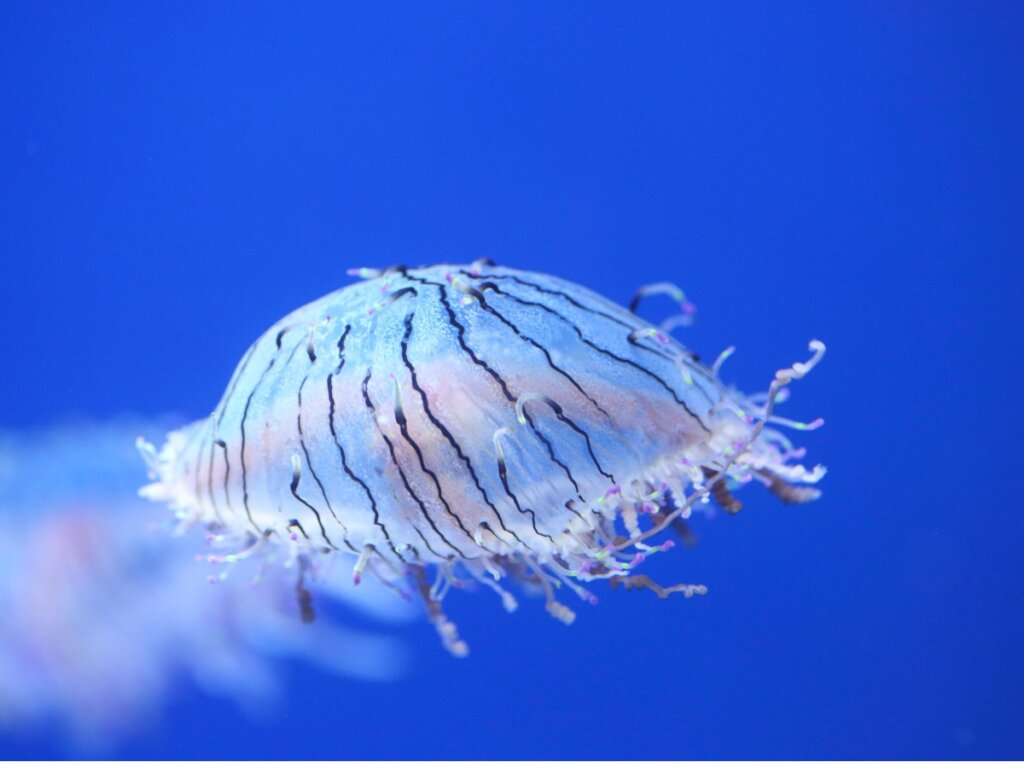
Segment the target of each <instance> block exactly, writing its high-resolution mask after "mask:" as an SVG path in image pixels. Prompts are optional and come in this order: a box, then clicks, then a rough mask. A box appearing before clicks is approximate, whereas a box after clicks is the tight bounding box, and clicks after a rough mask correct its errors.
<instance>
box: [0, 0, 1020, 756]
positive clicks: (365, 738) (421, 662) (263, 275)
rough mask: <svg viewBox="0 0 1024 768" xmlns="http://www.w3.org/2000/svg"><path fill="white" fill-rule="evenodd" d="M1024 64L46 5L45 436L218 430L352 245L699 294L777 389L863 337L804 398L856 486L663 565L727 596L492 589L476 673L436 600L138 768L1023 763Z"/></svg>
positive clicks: (814, 454)
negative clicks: (364, 645)
mask: <svg viewBox="0 0 1024 768" xmlns="http://www.w3.org/2000/svg"><path fill="white" fill-rule="evenodd" d="M1022 46H1024V6H1021V5H1020V4H1018V3H985V2H978V3H946V2H935V3H915V2H906V3H888V2H876V3H861V2H855V3H846V4H843V3H839V4H837V3H784V4H765V3H749V4H747V3H740V4H717V3H703V4H694V3H647V4H634V3H623V4H614V5H606V4H599V3H590V2H587V3H582V2H580V3H568V2H567V3H556V4H549V3H504V2H490V3H470V2H467V3H430V4H428V3H394V2H385V3H319V4H292V3H249V2H246V3H218V4H208V3H184V2H182V3H124V4H118V5H110V4H105V3H27V2H26V3H10V2H6V3H4V5H3V7H2V9H0V329H2V330H3V347H2V358H0V360H2V362H0V370H2V372H3V375H2V381H0V394H2V397H0V425H2V426H3V427H5V428H6V427H13V428H29V427H33V426H39V425H46V424H50V423H54V422H56V421H59V420H60V419H62V418H65V417H68V416H74V415H83V414H84V415H89V416H94V417H113V416H117V415H120V414H126V413H129V414H130V413H136V414H152V415H157V414H167V413H173V414H180V416H181V419H182V420H185V419H189V418H193V417H198V416H201V415H204V414H206V413H208V412H209V411H210V409H211V408H212V407H213V405H214V404H215V402H216V400H217V398H218V397H219V395H220V393H221V392H222V390H223V388H224V386H225V384H226V382H227V379H228V376H229V375H230V373H231V371H232V369H233V367H234V365H235V363H236V361H237V360H238V358H239V357H240V356H241V354H242V352H243V351H244V350H245V348H246V346H247V345H248V344H249V342H250V341H251V340H252V339H254V338H255V336H256V335H257V334H258V333H260V332H261V331H262V330H263V329H264V328H265V327H267V326H268V325H269V324H270V323H272V322H273V321H274V320H276V319H277V318H278V317H279V316H281V315H283V314H285V313H286V312H288V311H289V310H291V309H293V308H294V307H296V306H298V305H300V304H302V303H304V302H306V301H308V300H311V299H313V298H316V297H318V296H320V295H322V294H324V293H326V292H328V291H329V290H331V289H334V288H335V287H338V286H339V285H342V284H344V283H345V282H346V281H347V280H348V278H346V276H345V269H346V268H347V267H350V266H361V265H373V266H377V265H379V266H383V265H388V264H392V263H396V262H402V263H408V264H418V263H426V262H434V261H444V260H457V261H468V260H472V259H475V258H478V257H481V256H489V257H491V258H494V259H495V260H497V261H498V262H499V263H502V264H507V265H514V266H518V267H522V268H525V269H531V270H543V271H550V272H553V273H556V274H558V275H562V276H565V277H568V278H571V279H574V280H576V281H578V282H580V283H583V284H585V285H587V286H589V287H591V288H594V289H597V290H599V291H601V292H602V293H604V294H606V295H608V296H609V297H611V298H613V299H616V300H618V301H621V302H627V301H628V299H629V298H630V296H631V294H632V291H633V289H634V288H635V287H636V286H638V285H641V284H643V283H648V282H653V281H657V280H662V279H669V280H673V281H676V282H678V283H679V284H680V285H682V286H683V287H684V288H685V289H686V290H687V291H688V293H689V294H690V295H691V296H692V297H693V299H694V301H695V302H696V303H697V304H698V306H699V307H700V318H699V323H698V325H697V326H696V327H695V328H693V329H691V330H687V331H685V332H684V337H685V339H686V340H687V341H688V343H689V344H690V345H691V346H693V347H694V348H696V349H697V350H699V351H700V352H702V353H703V354H704V356H705V357H713V356H714V355H715V354H717V352H718V351H720V350H721V349H722V348H724V347H726V346H727V345H729V344H736V346H737V348H738V352H737V354H736V356H735V358H734V359H733V360H731V361H730V362H729V363H728V364H727V367H726V368H725V371H724V375H725V378H726V379H727V380H730V381H734V382H736V383H738V384H739V385H741V386H742V387H744V388H746V389H748V390H757V389H761V388H763V387H764V386H765V385H766V384H767V383H768V381H769V379H770V377H771V375H772V373H773V372H774V370H775V369H776V368H778V367H780V366H783V365H788V364H789V363H791V362H792V361H794V360H797V359H802V358H803V356H804V355H805V349H806V343H807V341H808V340H809V339H811V338H814V337H817V338H821V339H823V340H825V341H826V342H827V343H828V345H829V352H828V356H827V358H826V360H825V362H824V364H823V365H822V366H821V368H820V369H818V370H816V371H815V372H814V374H813V375H812V376H810V377H809V378H808V379H806V380H805V381H802V382H799V383H797V384H796V385H795V386H794V388H793V399H792V400H791V402H790V403H788V404H787V405H786V406H784V410H783V411H782V413H783V414H785V415H790V416H793V417H796V418H802V419H807V420H809V419H811V418H814V417H817V416H819V415H820V416H824V417H825V418H826V420H827V424H826V427H825V428H824V429H823V430H821V431H820V432H817V433H814V434H811V435H807V436H805V437H804V439H803V442H804V444H806V445H807V446H808V448H809V451H810V454H809V458H810V460H811V461H821V462H824V463H825V464H827V465H828V467H829V469H830V474H829V476H828V477H827V478H826V480H825V481H824V483H823V489H824V491H825V495H824V497H823V498H822V500H821V501H819V502H818V503H816V504H813V505H809V506H804V507H797V508H792V507H784V506H783V505H782V504H780V503H779V502H778V501H776V500H775V499H774V498H772V497H770V496H769V495H768V494H765V493H763V492H760V491H758V489H755V488H751V489H749V492H747V493H746V494H745V495H744V497H743V499H744V501H745V502H746V507H745V509H744V510H743V512H742V513H740V514H739V515H738V516H736V517H732V518H726V517H719V518H717V519H715V520H710V521H701V522H699V523H698V524H697V530H698V534H699V536H700V544H699V546H698V547H697V548H696V549H693V550H684V549H683V548H677V549H676V550H675V551H674V552H673V553H672V554H671V555H668V556H665V557H664V558H661V562H656V563H652V567H653V572H654V573H655V574H657V575H658V576H659V577H660V578H662V579H664V580H666V581H669V580H672V579H676V580H693V581H700V582H703V583H706V584H707V585H709V588H710V591H709V594H708V595H707V596H706V597H704V598H700V599H696V598H695V599H693V600H690V601H686V600H683V599H673V600H669V601H666V602H662V601H659V600H657V599H656V598H655V597H654V596H653V595H651V594H650V593H640V594H637V593H632V594H628V595H627V594H624V593H621V592H618V593H616V592H610V591H607V590H605V589H599V595H600V597H601V602H600V604H599V605H598V606H596V607H593V608H588V607H586V606H584V605H582V604H580V605H579V606H578V608H579V610H578V613H579V618H578V620H577V622H576V624H575V625H574V626H572V627H570V628H566V627H564V626H562V625H561V624H559V623H557V622H555V621H553V620H551V619H550V618H549V617H548V616H547V615H546V614H545V612H544V610H543V607H542V604H541V602H540V601H529V600H524V601H523V604H522V607H521V609H520V611H519V613H517V614H515V615H512V616H506V615H505V614H504V613H503V611H502V610H501V608H500V606H499V604H498V603H497V601H496V600H494V599H493V596H491V595H489V594H482V593H479V594H461V593H456V594H452V595H451V596H450V598H449V600H448V602H447V607H448V609H449V611H450V613H451V615H452V617H453V618H454V619H456V620H457V621H458V622H459V624H460V626H461V629H462V632H463V635H464V636H465V637H466V639H467V640H468V641H469V642H470V643H471V645H472V655H471V656H470V657H469V659H467V660H462V661H460V660H456V659H453V658H450V657H448V656H447V655H446V654H445V653H444V652H443V651H442V650H441V648H440V646H439V644H438V643H437V641H436V638H435V636H434V634H433V630H432V628H431V627H430V626H429V625H428V624H427V623H426V622H421V623H418V624H416V625H415V626H413V627H411V628H408V629H405V630H401V631H400V634H401V635H403V636H404V637H406V638H407V639H408V641H409V642H410V643H411V644H412V645H413V647H414V650H415V654H416V662H415V663H414V668H413V671H412V673H411V674H410V675H409V676H408V677H407V678H406V679H405V680H403V681H401V682H399V683H396V684H390V685H372V684H356V683H352V682H350V681H346V680H340V679H337V678H334V677H329V676H326V675H324V674H323V673H321V672H317V671H314V670H312V669H310V668H308V667H303V666H298V665H297V666H295V667H294V669H290V670H288V698H287V700H286V701H285V702H283V704H282V706H281V707H280V709H278V710H277V711H276V712H275V713H274V714H273V715H272V716H270V717H269V718H268V719H265V720H263V721H255V722H254V721H252V720H250V719H247V718H246V717H245V716H243V715H242V714H241V713H240V712H239V711H237V710H236V709H234V708H233V707H231V706H230V705H228V704H226V703H225V702H224V701H222V700H218V699H211V698H206V697H203V696H201V695H199V694H198V693H197V692H195V691H194V690H191V689H190V688H189V687H187V686H183V687H182V689H181V690H180V691H179V692H178V696H177V698H176V699H175V700H174V702H173V703H172V704H171V706H170V707H169V708H168V709H167V710H166V717H165V718H164V719H163V720H161V721H159V722H154V723H152V724H151V725H150V728H149V729H148V730H147V731H146V732H144V733H143V734H141V735H139V736H137V737H134V738H132V739H130V740H129V741H127V742H125V743H123V744H121V745H120V746H118V747H117V748H116V749H115V751H114V753H113V754H114V755H115V756H121V757H161V758H172V757H173V758H188V757H203V758H226V757H253V758H256V757H262V758H274V757H325V758H326V757H330V758H355V757H363V758H366V757H378V758H395V757H406V758H428V757H429V758H445V757H448V758H483V757H489V758H555V757H563V758H566V757H576V758H627V757H646V758H678V757H691V758H701V757H705V758H706V757H711V758H725V757H730V758H749V757H764V758H772V757H792V758H820V757H848V758H854V757H856V758H878V757H931V758H939V757H943V758H968V757H1003V758H1011V757H1015V758H1021V757H1024V728H1022V725H1021V724H1022V723H1024V662H1022V658H1024V654H1022V652H1021V648H1022V647H1024V623H1022V614H1024V599H1022V598H1024V590H1022V586H1024V576H1022V566H1021V547H1022V542H1024V522H1022V520H1024V515H1022V512H1024V508H1022V507H1024V505H1022V502H1021V489H1020V483H1019V482H1018V481H1019V478H1020V474H1019V473H1020V471H1021V470H1020V466H1021V459H1022V455H1021V454H1022V451H1021V434H1022V426H1024V424H1022V421H1024V420H1022V418H1021V405H1020V393H1019V389H1020V382H1021V376H1022V372H1024V371H1022V368H1024V366H1022V339H1021V336H1022V328H1024V323H1022V312H1021V309H1020V302H1021V296H1020V294H1021V289H1022V286H1024V274H1022V273H1024V269H1022V266H1021V255H1022V246H1024V211H1022V203H1024V195H1022V191H1024V189H1022V187H1024V182H1022V180H1024V173H1022V172H1024V167H1022V166H1024V163H1022V158H1024V154H1022V137H1024V130H1022V129H1024V120H1022V118H1024V66H1022V65H1024V50H1022ZM651 308H652V311H654V312H655V313H659V314H660V313H661V312H663V311H664V312H667V311H668V309H669V307H668V306H667V302H666V305H661V306H658V305H657V304H652V306H651ZM141 479H142V478H141V468H140V480H141ZM0 620H2V619H0ZM67 750H68V747H67V745H66V744H64V743H63V742H62V740H61V739H59V738H56V737H55V736H53V735H52V734H49V733H47V732H45V731H44V732H42V733H36V734H34V735H29V736H25V735H21V736H17V735H7V736H0V756H21V757H47V756H60V755H64V754H67V753H68V752H67ZM108 754H109V753H108Z"/></svg>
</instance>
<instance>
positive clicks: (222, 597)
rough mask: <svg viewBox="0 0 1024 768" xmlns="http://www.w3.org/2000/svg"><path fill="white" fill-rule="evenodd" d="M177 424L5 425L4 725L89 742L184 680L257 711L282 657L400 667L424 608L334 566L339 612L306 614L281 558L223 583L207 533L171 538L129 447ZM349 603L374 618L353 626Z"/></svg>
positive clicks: (0, 625) (362, 673)
mask: <svg viewBox="0 0 1024 768" xmlns="http://www.w3.org/2000/svg"><path fill="white" fill-rule="evenodd" d="M168 426H169V422H168V420H139V419H128V418H125V419H118V420H111V421H99V422H97V421H78V422H73V423H66V424H63V425H59V426H53V427H49V428H45V429H36V430H31V431H0V616H2V617H3V618H2V620H0V731H11V732H13V731H18V732H22V731H31V730H33V729H34V728H36V727H40V726H46V727H48V728H49V727H51V726H53V725H59V726H61V728H60V729H59V733H61V734H63V735H66V736H68V737H69V739H70V742H71V743H70V745H69V746H71V747H72V748H75V747H83V748H88V749H89V750H90V751H93V750H95V749H99V748H103V747H105V746H110V745H112V744H113V743H114V742H116V741H117V740H118V739H120V738H123V737H126V736H128V735H130V734H132V733H134V732H135V731H137V730H139V729H141V728H143V727H145V726H146V725H147V723H150V722H152V721H153V720H154V719H156V716H158V715H159V714H160V711H161V707H162V706H163V705H164V704H165V703H167V701H168V699H170V698H171V693H172V691H173V690H175V689H176V688H178V687H180V683H181V682H182V681H191V682H192V683H193V684H194V685H196V686H198V687H199V688H200V689H201V690H203V691H206V692H208V693H210V694H212V695H217V696H222V697H226V698H229V699H231V700H233V701H234V702H235V703H236V704H237V705H239V706H241V707H244V708H246V709H251V708H252V707H254V706H260V707H262V708H265V707H270V706H272V705H273V702H274V700H275V697H276V695H277V694H279V693H280V692H281V688H282V678H281V675H280V673H279V665H278V664H277V663H276V661H275V660H277V659H284V658H295V659H301V660H304V661H306V662H308V663H312V664H315V665H317V666H318V667H320V668H321V669H324V670H327V671H329V672H331V673H335V674H339V675H345V676H351V677H356V678H359V679H361V680H367V681H387V680H392V679H395V678H396V677H397V676H398V675H400V674H402V671H403V669H404V668H405V665H406V661H407V657H408V653H407V649H406V648H405V646H404V645H403V644H402V643H401V642H400V640H398V639H397V638H396V637H394V635H393V632H392V627H393V625H394V624H395V623H396V622H405V621H408V620H409V619H410V618H412V616H413V615H415V613H416V612H415V611H414V610H412V606H409V605H407V604H404V603H396V602H392V601H388V600H382V599H381V598H380V595H376V596H375V595H374V594H373V592H372V591H371V592H367V593H364V594H360V593H361V592H362V590H355V589H354V588H353V587H352V586H351V584H350V582H349V580H348V579H347V578H345V579H339V578H332V577H331V575H330V574H327V573H325V574H323V576H322V578H321V579H320V581H319V582H318V585H319V588H320V593H321V595H322V596H323V598H324V599H325V600H326V601H328V604H329V605H330V606H331V610H330V611H329V612H326V613H325V616H324V617H322V618H321V620H320V621H318V622H317V623H316V624H315V625H313V626H308V625H303V624H301V623H297V622H295V621H293V620H292V610H293V607H294V600H295V584H294V583H293V582H292V581H291V579H290V578H287V576H288V574H287V573H286V572H284V571H280V570H279V569H277V568H274V567H270V566H271V565H272V563H271V562H270V561H264V562H256V561H253V562H251V563H239V564H238V567H237V569H236V570H235V572H234V573H233V574H232V578H231V579H227V580H223V579H221V573H222V566H221V565H219V564H217V563H210V562H209V553H208V548H207V545H206V544H205V543H204V542H202V541H199V540H196V539H195V538H192V537H180V538H177V539H172V538H171V537H169V536H168V530H167V528H168V526H167V525H166V518H167V515H166V514H164V513H162V512H161V510H159V509H158V508H156V507H153V505H151V504H149V503H147V502H145V501H143V500H141V499H139V497H138V494H137V486H138V482H139V475H140V474H141V470H140V467H139V460H138V454H137V453H136V452H135V450H134V445H133V442H134V438H135V437H136V436H137V435H138V434H140V433H142V434H150V435H156V434H160V433H162V432H164V431H166V429H167V428H168ZM126 448H127V450H126ZM282 574H283V576H282ZM211 580H212V581H213V582H214V583H213V584H210V583H208V582H209V581H211ZM369 586H373V585H369ZM327 613H329V615H326V614H327ZM351 614H355V615H356V616H358V618H359V622H360V623H361V624H367V625H368V628H367V629H362V630H359V631H354V630H352V629H350V628H347V627H346V620H347V619H348V617H349V615H351Z"/></svg>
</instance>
